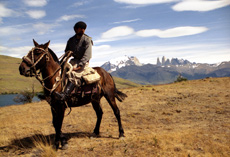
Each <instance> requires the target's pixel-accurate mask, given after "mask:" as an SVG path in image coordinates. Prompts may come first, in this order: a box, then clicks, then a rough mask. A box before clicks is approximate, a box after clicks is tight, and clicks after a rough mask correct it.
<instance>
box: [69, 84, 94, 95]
mask: <svg viewBox="0 0 230 157" xmlns="http://www.w3.org/2000/svg"><path fill="white" fill-rule="evenodd" d="M97 92H98V83H93V84H85V85H83V86H80V87H79V88H78V89H77V91H75V90H73V92H72V94H77V95H80V94H84V95H89V94H95V93H97Z"/></svg>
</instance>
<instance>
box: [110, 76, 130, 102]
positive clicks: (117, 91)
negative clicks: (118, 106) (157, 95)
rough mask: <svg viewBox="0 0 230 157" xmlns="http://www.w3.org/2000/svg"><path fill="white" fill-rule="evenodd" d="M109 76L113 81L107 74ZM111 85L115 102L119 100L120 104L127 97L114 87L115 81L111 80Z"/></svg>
mask: <svg viewBox="0 0 230 157" xmlns="http://www.w3.org/2000/svg"><path fill="white" fill-rule="evenodd" d="M109 75H110V76H111V78H112V79H113V77H112V75H111V74H109ZM113 84H114V92H115V97H116V98H117V100H119V101H120V102H122V101H123V100H125V98H126V97H128V96H127V95H126V94H125V93H123V92H121V91H119V90H118V89H117V87H116V84H115V81H114V79H113Z"/></svg>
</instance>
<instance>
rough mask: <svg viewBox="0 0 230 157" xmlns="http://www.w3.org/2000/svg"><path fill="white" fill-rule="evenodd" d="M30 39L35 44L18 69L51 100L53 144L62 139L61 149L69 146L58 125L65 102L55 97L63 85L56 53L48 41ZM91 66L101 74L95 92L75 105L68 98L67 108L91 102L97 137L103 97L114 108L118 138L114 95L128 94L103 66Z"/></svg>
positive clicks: (117, 114)
mask: <svg viewBox="0 0 230 157" xmlns="http://www.w3.org/2000/svg"><path fill="white" fill-rule="evenodd" d="M33 42H34V46H35V47H34V48H32V50H30V51H29V53H28V54H27V55H26V56H24V57H23V60H22V63H21V64H20V67H19V71H20V74H21V75H24V76H26V77H32V76H35V77H36V78H37V79H38V80H39V81H40V82H41V83H42V84H43V87H44V92H45V96H46V97H47V98H49V99H47V101H48V102H49V103H50V106H51V111H52V116H53V126H54V128H55V131H56V136H55V143H54V146H55V148H56V149H58V148H59V143H60V142H61V145H62V149H66V148H67V146H68V145H67V139H66V138H65V137H64V135H63V134H62V132H61V127H62V123H63V119H64V113H65V110H66V108H67V105H66V103H64V102H60V101H58V100H57V99H55V94H54V93H55V92H60V91H62V88H63V87H62V84H57V83H56V80H57V79H56V78H57V77H60V72H59V71H60V70H62V69H61V66H60V63H59V60H58V58H57V56H56V55H55V54H54V52H53V51H52V50H51V49H49V48H48V46H49V43H50V41H49V42H47V43H46V44H41V45H39V44H38V43H37V42H36V41H34V40H33ZM94 69H95V70H96V71H97V72H98V73H99V75H100V76H101V79H100V81H99V83H98V84H99V85H98V88H99V89H98V92H97V93H96V94H94V95H93V96H92V95H91V96H85V97H83V98H80V99H79V100H78V103H77V104H76V103H74V104H72V103H71V102H69V101H67V104H68V106H69V107H77V106H82V105H85V104H88V103H90V102H91V103H92V105H93V108H94V110H95V112H96V115H97V122H96V126H95V129H94V132H93V135H94V136H98V135H99V129H100V124H101V119H102V114H103V111H102V108H101V106H100V99H101V98H102V97H103V96H104V97H105V98H106V100H107V101H108V103H109V104H110V106H111V108H112V109H113V112H114V114H115V116H116V118H117V121H118V126H119V137H124V130H123V128H122V124H121V118H120V111H119V109H118V107H117V104H116V101H115V98H117V99H118V100H119V101H122V100H124V98H125V97H127V95H126V94H124V93H122V92H120V91H118V90H117V88H116V86H115V83H114V80H113V78H112V77H111V75H110V74H109V73H107V72H106V71H105V70H104V69H102V68H100V67H95V68H94ZM38 70H40V73H41V75H42V78H43V79H40V78H39V74H38V73H37V71H38Z"/></svg>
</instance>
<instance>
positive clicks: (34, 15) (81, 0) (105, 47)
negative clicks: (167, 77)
mask: <svg viewBox="0 0 230 157" xmlns="http://www.w3.org/2000/svg"><path fill="white" fill-rule="evenodd" d="M229 17H230V0H67V1H64V0H1V1H0V53H1V55H8V56H13V57H22V56H24V55H26V54H27V52H28V51H29V50H30V49H31V48H32V47H33V42H32V39H35V40H36V41H37V42H38V43H40V44H43V43H46V42H47V41H49V40H50V41H51V43H50V48H51V49H52V50H53V51H54V52H55V53H56V54H57V55H58V56H61V55H62V54H63V53H64V49H65V45H66V42H67V40H68V39H69V38H70V37H71V36H73V35H74V30H73V26H74V24H75V23H76V22H78V21H84V22H86V23H87V25H88V27H87V29H86V34H88V35H89V36H91V37H92V38H93V41H94V46H93V58H92V59H91V61H90V65H91V66H101V65H102V64H103V63H105V62H106V61H108V60H111V59H114V58H117V57H120V56H124V55H127V56H136V57H137V58H138V59H139V60H140V62H141V63H145V64H147V63H151V64H156V60H157V57H160V58H161V57H162V56H165V57H166V58H170V59H171V58H173V57H174V58H183V59H188V60H189V61H191V62H197V63H218V62H222V61H230V18H229Z"/></svg>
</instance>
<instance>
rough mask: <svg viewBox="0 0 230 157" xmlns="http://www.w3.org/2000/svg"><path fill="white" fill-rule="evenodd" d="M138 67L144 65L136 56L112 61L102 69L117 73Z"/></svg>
mask: <svg viewBox="0 0 230 157" xmlns="http://www.w3.org/2000/svg"><path fill="white" fill-rule="evenodd" d="M130 65H136V66H141V65H142V64H141V63H140V62H139V60H138V59H137V58H136V57H134V56H131V57H129V56H121V57H118V58H114V59H111V60H110V61H108V62H106V63H104V64H103V65H102V66H101V67H102V68H104V69H105V70H106V71H108V72H113V71H116V70H118V69H120V68H122V67H125V66H130Z"/></svg>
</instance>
